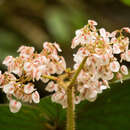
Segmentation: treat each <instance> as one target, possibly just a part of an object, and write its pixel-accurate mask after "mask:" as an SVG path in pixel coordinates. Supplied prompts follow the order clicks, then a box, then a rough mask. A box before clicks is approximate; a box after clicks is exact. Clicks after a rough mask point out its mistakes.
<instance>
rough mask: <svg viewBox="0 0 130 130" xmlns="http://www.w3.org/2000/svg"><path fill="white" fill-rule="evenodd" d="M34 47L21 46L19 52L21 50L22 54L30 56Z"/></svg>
mask: <svg viewBox="0 0 130 130" xmlns="http://www.w3.org/2000/svg"><path fill="white" fill-rule="evenodd" d="M34 50H35V49H34V47H28V46H21V47H20V48H19V49H18V51H17V52H20V56H21V57H23V58H29V57H30V56H32V55H33V52H34Z"/></svg>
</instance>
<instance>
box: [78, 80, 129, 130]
mask: <svg viewBox="0 0 130 130" xmlns="http://www.w3.org/2000/svg"><path fill="white" fill-rule="evenodd" d="M77 114H78V116H77V130H85V129H87V130H94V129H96V130H123V129H124V130H130V125H129V122H130V80H126V81H125V82H124V83H123V84H120V83H115V84H111V89H108V90H106V91H105V92H104V93H102V94H101V95H99V96H98V98H97V100H96V101H95V102H93V103H90V102H86V101H84V102H82V103H81V104H80V105H78V107H77Z"/></svg>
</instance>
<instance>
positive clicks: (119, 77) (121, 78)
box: [116, 72, 123, 83]
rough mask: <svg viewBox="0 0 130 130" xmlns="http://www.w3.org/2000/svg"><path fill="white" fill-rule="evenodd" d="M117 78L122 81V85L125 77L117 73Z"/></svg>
mask: <svg viewBox="0 0 130 130" xmlns="http://www.w3.org/2000/svg"><path fill="white" fill-rule="evenodd" d="M116 78H117V79H119V80H120V81H121V83H123V75H122V74H121V73H119V72H118V73H117V74H116Z"/></svg>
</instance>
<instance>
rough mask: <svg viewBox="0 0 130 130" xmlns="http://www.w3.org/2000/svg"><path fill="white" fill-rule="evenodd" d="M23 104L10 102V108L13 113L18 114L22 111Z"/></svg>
mask: <svg viewBox="0 0 130 130" xmlns="http://www.w3.org/2000/svg"><path fill="white" fill-rule="evenodd" d="M21 106H22V104H21V102H19V101H16V100H10V103H9V108H10V111H11V112H12V113H16V112H18V111H19V110H20V108H21Z"/></svg>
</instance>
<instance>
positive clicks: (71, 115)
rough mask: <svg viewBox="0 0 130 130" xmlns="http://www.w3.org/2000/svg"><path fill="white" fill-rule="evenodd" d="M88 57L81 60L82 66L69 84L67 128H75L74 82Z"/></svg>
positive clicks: (69, 129) (72, 129)
mask: <svg viewBox="0 0 130 130" xmlns="http://www.w3.org/2000/svg"><path fill="white" fill-rule="evenodd" d="M86 59H87V57H84V59H83V61H82V62H81V64H80V66H79V67H78V69H77V70H76V72H75V74H74V76H73V78H72V80H71V81H70V83H69V85H68V86H67V104H68V106H67V130H75V104H74V97H75V96H74V83H75V81H76V79H77V77H78V75H79V73H80V71H81V70H82V68H83V66H84V64H85V62H86Z"/></svg>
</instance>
